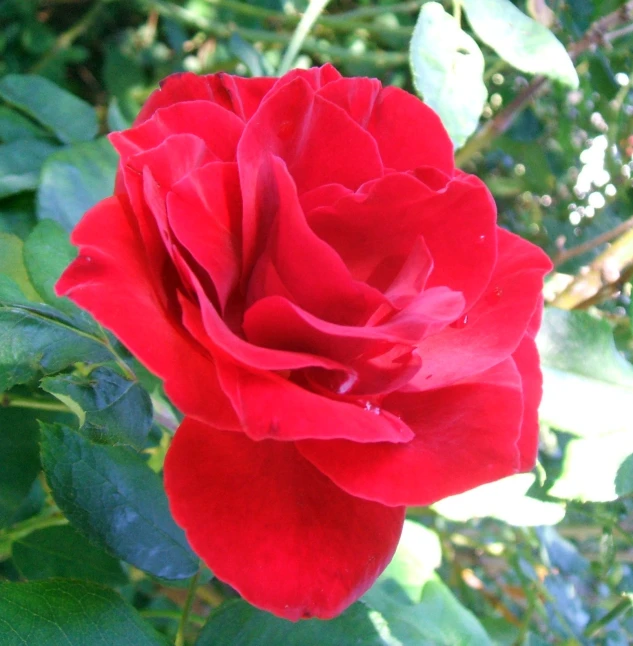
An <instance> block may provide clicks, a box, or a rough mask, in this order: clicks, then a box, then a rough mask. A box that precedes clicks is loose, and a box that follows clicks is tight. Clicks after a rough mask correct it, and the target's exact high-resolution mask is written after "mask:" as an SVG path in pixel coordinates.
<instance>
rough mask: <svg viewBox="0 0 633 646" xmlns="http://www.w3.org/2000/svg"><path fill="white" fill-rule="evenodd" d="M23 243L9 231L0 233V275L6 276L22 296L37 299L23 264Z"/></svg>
mask: <svg viewBox="0 0 633 646" xmlns="http://www.w3.org/2000/svg"><path fill="white" fill-rule="evenodd" d="M23 248H24V243H23V242H22V240H20V238H18V237H17V236H15V235H13V234H11V233H0V275H3V276H8V277H9V278H10V279H11V280H12V281H13V282H14V283H15V284H16V285H17V286H18V287H19V288H20V291H21V292H22V294H23V295H24V296H26V297H27V298H29V299H31V300H35V301H39V300H40V295H39V294H38V293H37V291H36V289H35V288H34V287H33V284H32V283H31V281H30V280H29V276H28V274H27V271H26V267H25V266H24V258H23Z"/></svg>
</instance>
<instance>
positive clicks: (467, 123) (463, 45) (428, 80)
mask: <svg viewBox="0 0 633 646" xmlns="http://www.w3.org/2000/svg"><path fill="white" fill-rule="evenodd" d="M410 55H411V68H412V71H413V81H414V83H415V87H416V89H417V90H418V92H419V93H420V94H421V95H422V97H423V99H424V101H425V103H427V104H428V105H429V106H430V107H431V108H433V110H435V111H436V112H437V113H438V115H439V116H440V118H441V119H442V123H443V124H444V127H445V128H446V130H447V131H448V133H449V135H450V137H451V139H452V140H453V143H454V144H455V146H456V147H460V146H462V145H463V143H464V142H465V141H466V139H467V138H468V137H469V136H470V135H471V134H472V133H473V132H474V131H475V129H476V128H477V124H478V123H479V117H480V116H481V112H482V110H483V107H484V104H485V102H486V98H487V96H488V92H487V90H486V86H485V84H484V80H483V73H484V57H483V55H482V53H481V50H480V49H479V47H478V45H477V43H476V42H475V41H474V40H473V39H472V38H471V37H470V36H469V35H468V34H467V33H466V32H464V31H463V30H462V29H461V28H460V26H459V23H458V22H457V21H456V20H455V18H453V16H451V15H450V14H448V13H446V12H445V11H444V9H443V8H442V5H440V4H439V3H437V2H427V3H426V4H424V5H423V6H422V9H421V10H420V16H419V18H418V21H417V23H416V26H415V30H414V31H413V37H412V39H411V50H410ZM410 127H412V128H414V127H415V124H410Z"/></svg>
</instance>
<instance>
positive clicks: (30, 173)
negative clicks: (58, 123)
mask: <svg viewBox="0 0 633 646" xmlns="http://www.w3.org/2000/svg"><path fill="white" fill-rule="evenodd" d="M57 149H58V146H55V145H54V144H50V143H48V142H47V141H42V140H39V139H18V140H17V141H12V142H10V143H8V144H1V145H0V198H3V197H6V196H7V195H14V194H16V193H21V192H22V191H32V190H34V189H35V188H37V184H38V182H39V179H40V170H41V168H42V165H43V164H44V160H45V159H46V158H47V157H48V156H49V155H50V154H51V153H54V152H55V151H56V150H57Z"/></svg>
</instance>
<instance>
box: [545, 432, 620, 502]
mask: <svg viewBox="0 0 633 646" xmlns="http://www.w3.org/2000/svg"><path fill="white" fill-rule="evenodd" d="M630 453H633V433H630V432H629V433H614V434H612V435H605V436H602V437H591V438H582V439H573V440H571V441H570V442H569V443H568V444H567V446H566V447H565V456H564V458H563V465H562V471H561V474H560V476H559V477H558V479H557V480H556V482H555V483H554V485H553V486H552V488H551V489H550V490H549V493H550V494H551V495H552V496H556V497H558V498H566V499H574V498H578V499H580V500H589V501H593V502H607V501H609V500H615V499H616V498H617V497H618V493H617V491H616V485H615V478H616V475H617V473H618V470H619V469H620V468H621V467H622V464H623V462H624V460H625V458H626V456H627V455H629V454H630Z"/></svg>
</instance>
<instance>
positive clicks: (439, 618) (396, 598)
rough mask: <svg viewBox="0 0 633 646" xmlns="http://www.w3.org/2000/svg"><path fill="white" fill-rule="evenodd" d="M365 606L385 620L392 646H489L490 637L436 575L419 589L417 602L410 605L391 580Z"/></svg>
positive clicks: (372, 595) (377, 589)
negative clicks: (404, 645)
mask: <svg viewBox="0 0 633 646" xmlns="http://www.w3.org/2000/svg"><path fill="white" fill-rule="evenodd" d="M365 598H366V599H367V603H368V604H369V605H370V606H371V607H372V608H375V609H376V610H377V611H378V612H379V613H380V615H382V618H383V619H384V621H386V624H387V627H388V631H389V634H390V635H391V636H392V638H394V639H393V642H392V643H395V644H406V645H407V646H409V645H411V646H417V645H418V644H420V645H421V646H422V645H425V646H426V644H433V646H492V642H491V641H490V637H489V636H488V634H487V633H486V631H485V630H484V628H483V626H482V625H481V624H480V623H479V621H478V619H477V618H476V617H475V615H473V613H472V612H470V610H468V609H467V608H465V607H464V606H463V605H462V604H461V603H460V602H459V601H458V600H457V598H456V597H455V596H454V595H453V593H452V592H451V591H450V590H449V588H448V587H447V586H446V585H444V584H443V583H442V582H441V581H440V580H439V579H438V578H437V576H435V575H433V576H432V577H431V578H430V579H429V580H428V581H427V582H426V583H425V584H424V587H423V588H422V594H421V596H420V601H419V602H418V603H416V604H412V603H410V602H409V599H408V597H407V596H406V595H405V593H404V591H403V590H402V588H400V587H399V586H398V585H397V584H396V583H395V582H394V581H391V580H387V581H382V582H380V583H379V584H378V585H377V586H374V589H372V590H371V591H370V593H369V594H368V595H365Z"/></svg>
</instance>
